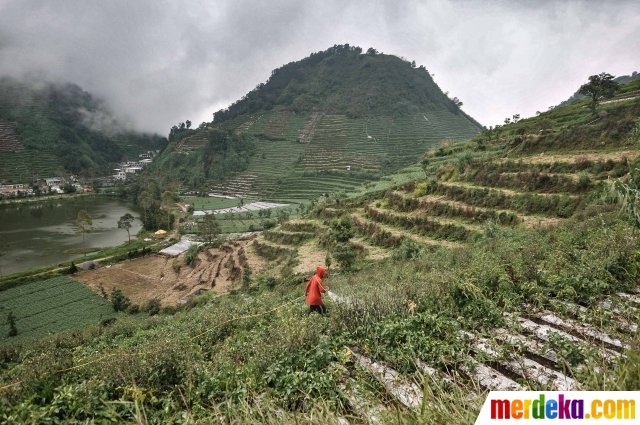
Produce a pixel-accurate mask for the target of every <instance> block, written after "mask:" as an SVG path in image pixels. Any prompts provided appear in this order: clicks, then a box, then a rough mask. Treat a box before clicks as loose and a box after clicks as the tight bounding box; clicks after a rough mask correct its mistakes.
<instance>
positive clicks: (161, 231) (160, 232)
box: [154, 229, 167, 238]
mask: <svg viewBox="0 0 640 425" xmlns="http://www.w3.org/2000/svg"><path fill="white" fill-rule="evenodd" d="M166 234H167V231H166V230H162V229H160V230H158V231H157V232H155V233H154V235H156V236H157V237H159V238H161V237H163V236H165V235H166Z"/></svg>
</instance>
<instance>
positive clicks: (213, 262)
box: [74, 240, 263, 306]
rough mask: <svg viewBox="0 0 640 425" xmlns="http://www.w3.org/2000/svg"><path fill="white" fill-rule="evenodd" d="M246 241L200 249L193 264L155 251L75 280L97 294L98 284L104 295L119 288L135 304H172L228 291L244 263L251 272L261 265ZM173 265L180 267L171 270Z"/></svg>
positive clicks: (238, 280) (85, 273) (238, 275)
mask: <svg viewBox="0 0 640 425" xmlns="http://www.w3.org/2000/svg"><path fill="white" fill-rule="evenodd" d="M249 243H250V241H249V240H239V241H230V242H227V243H225V244H224V245H222V246H221V247H220V248H210V249H208V250H205V251H202V252H200V253H199V254H198V258H197V260H196V261H195V262H194V264H193V265H192V266H188V265H185V264H184V255H179V256H178V257H167V256H164V255H160V254H154V255H150V256H148V257H142V258H136V259H133V260H130V261H123V262H120V263H117V264H114V265H112V266H107V267H101V268H98V269H95V270H88V271H83V272H80V273H78V274H76V275H75V276H74V279H76V280H78V281H80V282H82V283H84V284H85V285H87V286H88V287H89V288H91V289H93V290H94V291H96V292H97V293H99V294H100V293H101V289H100V288H101V287H102V289H104V291H105V292H106V293H107V294H110V293H111V291H112V290H113V289H114V288H119V289H120V290H122V292H123V293H124V294H125V295H126V296H127V297H128V298H129V299H130V300H131V301H132V302H133V303H135V304H143V303H144V302H145V301H147V300H150V299H153V298H157V299H159V300H160V302H161V304H162V305H166V306H175V305H178V304H180V303H183V302H185V301H186V300H187V299H188V298H189V297H190V296H192V295H195V294H198V293H200V292H201V291H213V292H216V293H223V292H226V291H228V290H229V289H231V288H233V287H234V285H236V284H239V282H240V279H241V277H242V269H243V268H244V267H245V266H249V267H251V268H252V269H253V270H254V271H256V269H260V268H262V267H263V265H262V260H261V259H260V258H259V257H257V258H256V256H255V255H253V254H252V253H250V252H248V251H247V245H248V244H249ZM174 264H176V265H180V268H179V269H177V267H176V269H177V270H176V269H174Z"/></svg>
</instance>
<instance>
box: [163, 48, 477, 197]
mask: <svg viewBox="0 0 640 425" xmlns="http://www.w3.org/2000/svg"><path fill="white" fill-rule="evenodd" d="M480 129H481V126H480V124H478V123H477V122H476V121H475V120H473V119H472V118H471V117H469V116H468V115H466V114H465V113H464V112H463V111H462V110H461V109H460V108H459V106H458V104H456V102H454V101H453V100H451V99H449V98H448V97H447V96H446V95H445V94H444V93H443V92H442V91H441V90H440V88H439V87H438V86H437V85H436V84H435V82H434V81H433V79H432V78H431V75H430V74H429V72H428V71H427V70H426V69H425V68H424V67H422V66H420V67H416V66H415V63H410V62H408V61H406V60H403V59H401V58H398V57H396V56H391V55H385V54H381V53H378V52H376V51H375V50H373V49H369V51H367V53H363V52H362V49H360V48H358V47H352V46H349V45H341V46H334V47H332V48H329V49H328V50H325V51H323V52H318V53H314V54H312V55H310V56H309V57H307V58H305V59H302V60H300V61H297V62H291V63H289V64H286V65H284V66H282V67H280V68H278V69H276V70H274V71H272V73H271V76H270V78H269V79H268V81H267V82H266V83H263V84H259V85H258V86H257V87H256V88H255V89H254V90H252V91H251V92H249V93H247V94H246V95H245V96H244V97H243V98H242V99H240V100H238V101H237V102H235V103H233V104H232V105H231V106H229V108H227V109H224V110H220V111H218V112H216V113H215V114H214V120H213V121H212V122H211V123H206V124H204V125H202V126H201V127H200V128H199V129H186V128H184V127H183V128H178V127H174V129H173V130H172V134H171V137H170V146H169V149H167V150H166V151H165V153H164V155H162V156H161V157H160V158H159V160H158V161H157V163H156V170H158V175H160V174H162V175H164V176H165V178H168V179H169V178H173V179H178V180H180V181H182V183H183V184H184V185H185V186H186V187H191V188H194V189H200V190H209V191H211V190H213V191H216V192H224V193H227V194H233V195H241V196H249V197H255V198H262V199H272V200H280V201H291V202H297V201H302V200H305V199H312V198H315V197H317V196H318V195H320V194H322V193H325V192H334V191H341V190H342V191H348V190H351V189H352V188H353V187H355V186H358V185H360V184H362V183H364V182H367V181H370V180H372V179H375V178H377V177H380V176H381V175H383V174H384V173H388V172H391V171H393V170H396V169H398V168H399V167H402V166H404V165H407V164H409V163H411V162H414V161H415V160H416V158H417V157H419V156H420V155H421V154H422V153H423V152H424V151H425V150H426V149H427V148H429V147H430V146H433V145H434V144H436V143H440V142H442V141H443V140H460V139H464V138H468V137H471V136H473V135H475V134H477V133H478V132H479V131H480ZM160 170H161V173H160Z"/></svg>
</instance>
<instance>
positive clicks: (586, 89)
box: [578, 72, 619, 115]
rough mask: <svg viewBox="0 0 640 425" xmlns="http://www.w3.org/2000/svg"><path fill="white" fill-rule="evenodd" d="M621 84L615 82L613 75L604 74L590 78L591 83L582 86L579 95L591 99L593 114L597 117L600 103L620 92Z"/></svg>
mask: <svg viewBox="0 0 640 425" xmlns="http://www.w3.org/2000/svg"><path fill="white" fill-rule="evenodd" d="M618 87H619V84H618V83H616V82H615V81H613V75H611V74H608V73H606V72H602V73H600V74H598V75H592V76H590V77H589V82H588V83H586V84H583V85H582V86H580V90H578V93H580V94H583V95H585V96H587V97H590V98H591V104H590V105H589V107H590V108H591V112H593V114H594V115H595V113H596V107H597V106H598V102H600V100H602V99H608V98H611V97H613V95H614V94H615V93H616V91H617V90H618Z"/></svg>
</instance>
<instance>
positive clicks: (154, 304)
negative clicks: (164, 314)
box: [142, 298, 161, 316]
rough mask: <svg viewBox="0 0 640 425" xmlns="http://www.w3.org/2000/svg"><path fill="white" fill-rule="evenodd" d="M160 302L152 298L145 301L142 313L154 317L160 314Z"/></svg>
mask: <svg viewBox="0 0 640 425" xmlns="http://www.w3.org/2000/svg"><path fill="white" fill-rule="evenodd" d="M160 307H161V305H160V300H159V299H158V298H152V299H150V300H147V301H146V302H145V303H144V305H143V306H142V311H144V312H146V313H148V314H149V316H155V315H156V314H158V313H160Z"/></svg>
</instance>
